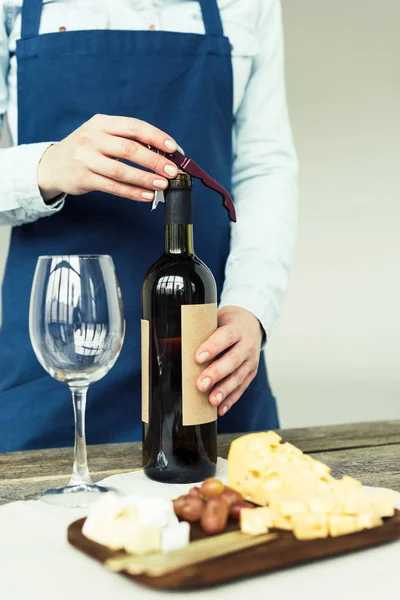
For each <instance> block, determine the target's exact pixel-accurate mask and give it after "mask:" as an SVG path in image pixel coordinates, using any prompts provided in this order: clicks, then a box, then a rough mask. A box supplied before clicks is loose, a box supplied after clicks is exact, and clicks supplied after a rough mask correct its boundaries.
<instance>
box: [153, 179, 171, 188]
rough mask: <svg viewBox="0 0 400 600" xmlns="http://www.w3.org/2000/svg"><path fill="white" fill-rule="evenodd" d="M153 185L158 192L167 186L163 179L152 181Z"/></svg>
mask: <svg viewBox="0 0 400 600" xmlns="http://www.w3.org/2000/svg"><path fill="white" fill-rule="evenodd" d="M153 185H154V187H156V188H159V189H160V190H165V188H166V187H167V185H168V181H165V180H164V179H155V180H154V181H153Z"/></svg>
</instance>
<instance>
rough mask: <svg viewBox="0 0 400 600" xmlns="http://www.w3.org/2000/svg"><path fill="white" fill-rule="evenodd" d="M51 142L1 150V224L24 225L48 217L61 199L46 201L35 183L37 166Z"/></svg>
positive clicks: (59, 205) (58, 207)
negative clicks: (47, 202) (51, 201)
mask: <svg viewBox="0 0 400 600" xmlns="http://www.w3.org/2000/svg"><path fill="white" fill-rule="evenodd" d="M50 144H51V142H46V143H40V144H29V145H21V146H15V147H12V148H7V149H4V150H0V173H1V177H0V225H11V226H17V225H23V224H25V223H30V222H32V221H36V220H37V219H40V218H42V217H48V216H51V215H53V214H55V213H56V212H58V211H59V210H61V208H62V207H63V199H60V198H56V199H55V201H54V202H53V203H49V204H46V202H45V201H44V199H43V198H42V195H41V193H40V190H39V187H38V184H37V167H38V164H39V161H40V159H41V157H42V156H43V154H44V152H45V150H46V149H47V148H48V147H49V145H50Z"/></svg>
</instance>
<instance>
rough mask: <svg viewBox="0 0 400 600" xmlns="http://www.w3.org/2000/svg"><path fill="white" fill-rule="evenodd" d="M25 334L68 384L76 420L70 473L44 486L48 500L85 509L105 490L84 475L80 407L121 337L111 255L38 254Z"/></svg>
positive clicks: (117, 287)
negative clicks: (54, 485) (61, 482)
mask: <svg viewBox="0 0 400 600" xmlns="http://www.w3.org/2000/svg"><path fill="white" fill-rule="evenodd" d="M29 333H30V338H31V342H32V346H33V350H34V352H35V354H36V357H37V359H38V361H39V362H40V364H41V365H42V367H43V368H44V369H45V370H46V371H47V372H48V373H49V374H50V375H51V376H52V377H54V379H57V381H61V382H62V383H65V384H66V385H68V386H69V388H70V390H71V394H72V403H73V408H74V420H75V448H74V466H73V472H72V477H71V480H70V482H69V484H68V485H67V486H66V487H63V488H59V489H54V490H48V491H47V492H44V494H42V496H41V499H42V500H44V501H45V502H48V503H50V504H58V505H62V506H70V507H86V506H88V505H89V504H90V503H91V502H93V501H94V500H96V499H97V498H98V497H99V494H101V493H104V492H108V491H109V490H108V489H107V488H105V487H102V486H98V485H95V484H94V483H93V482H92V480H91V478H90V475H89V470H88V465H87V455H86V438H85V408H86V395H87V391H88V388H89V385H90V384H91V383H94V382H96V381H98V380H99V379H101V378H102V377H104V375H106V373H108V371H109V370H110V369H111V368H112V367H113V365H114V363H115V361H116V360H117V358H118V356H119V354H120V351H121V348H122V344H123V341H124V335H125V318H124V307H123V301H122V294H121V288H120V285H119V281H118V278H117V275H116V272H115V267H114V263H113V260H112V258H111V257H110V256H89V255H87V256H85V255H83V256H41V257H39V259H38V263H37V266H36V271H35V276H34V280H33V286H32V292H31V301H30V311H29Z"/></svg>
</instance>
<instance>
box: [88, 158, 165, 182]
mask: <svg viewBox="0 0 400 600" xmlns="http://www.w3.org/2000/svg"><path fill="white" fill-rule="evenodd" d="M87 166H88V168H89V169H90V170H91V171H92V172H93V173H97V174H98V175H103V176H104V177H107V178H109V179H113V180H115V181H119V182H121V183H127V184H129V185H131V186H132V185H134V186H138V187H141V188H144V189H147V190H151V191H153V190H154V189H158V190H165V188H166V187H167V186H168V180H167V179H164V178H163V177H160V176H159V175H157V176H155V175H154V173H149V172H147V171H142V170H141V169H137V168H136V167H131V166H129V165H126V164H125V163H123V162H120V161H117V160H114V159H112V158H108V157H107V156H104V155H102V154H100V153H99V152H89V153H88V156H87Z"/></svg>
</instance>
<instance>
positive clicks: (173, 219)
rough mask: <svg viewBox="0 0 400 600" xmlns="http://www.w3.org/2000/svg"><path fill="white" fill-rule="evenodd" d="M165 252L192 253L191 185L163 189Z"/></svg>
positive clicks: (175, 253) (174, 253) (189, 254)
mask: <svg viewBox="0 0 400 600" xmlns="http://www.w3.org/2000/svg"><path fill="white" fill-rule="evenodd" d="M164 217H165V253H166V254H173V255H188V256H191V255H193V254H194V248H193V218H192V189H191V187H170V188H168V189H167V190H166V191H165V211H164Z"/></svg>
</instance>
